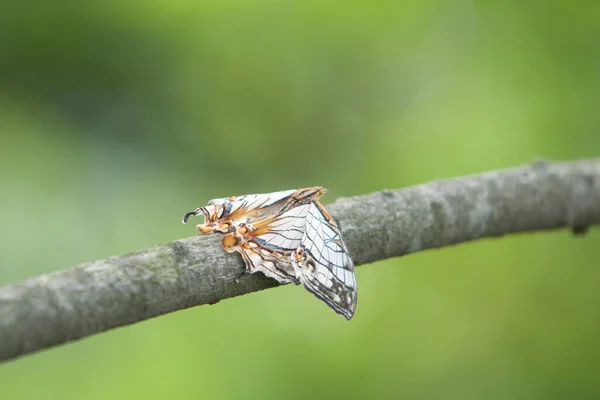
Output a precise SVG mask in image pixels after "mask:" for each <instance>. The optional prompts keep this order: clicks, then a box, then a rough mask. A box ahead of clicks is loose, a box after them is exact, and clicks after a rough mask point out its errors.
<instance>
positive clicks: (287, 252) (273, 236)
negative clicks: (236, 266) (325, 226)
mask: <svg viewBox="0 0 600 400" xmlns="http://www.w3.org/2000/svg"><path fill="white" fill-rule="evenodd" d="M309 209H310V204H303V205H300V206H297V207H294V208H292V209H290V210H288V211H286V212H284V213H282V214H280V215H277V216H271V217H267V218H263V219H260V220H257V221H255V222H254V223H253V224H252V230H251V231H250V233H248V235H247V237H246V238H245V240H244V241H243V242H244V243H243V244H242V245H241V246H239V248H237V249H235V250H237V251H239V252H240V253H241V254H242V257H243V259H244V261H245V262H246V267H247V268H248V270H249V271H250V272H256V271H261V272H263V273H264V274H265V275H266V276H269V277H271V278H274V279H276V280H278V281H279V282H281V283H296V284H298V283H299V281H298V279H297V277H296V272H295V269H294V267H293V265H292V263H291V254H292V252H294V251H295V250H296V249H297V248H298V247H299V246H300V245H301V244H302V239H303V237H304V229H305V226H306V217H307V215H308V211H309Z"/></svg>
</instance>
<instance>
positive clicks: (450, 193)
mask: <svg viewBox="0 0 600 400" xmlns="http://www.w3.org/2000/svg"><path fill="white" fill-rule="evenodd" d="M327 208H328V209H329V211H330V212H331V214H332V215H333V217H334V218H335V219H336V221H337V222H338V224H339V225H340V228H341V231H342V235H343V238H344V241H345V242H346V244H347V246H348V249H349V251H350V253H351V255H352V257H353V259H354V262H355V263H356V265H362V264H368V263H372V262H375V261H378V260H383V259H386V258H390V257H397V256H402V255H405V254H409V253H414V252H417V251H422V250H427V249H433V248H439V247H442V246H448V245H453V244H457V243H462V242H468V241H472V240H476V239H480V238H485V237H496V236H503V235H507V234H511V233H518V232H530V231H540V230H550V229H557V228H565V227H567V228H571V229H572V230H573V232H574V233H576V234H581V233H585V231H586V230H587V229H588V227H590V226H591V225H594V224H598V223H600V159H592V160H585V161H578V162H566V163H547V162H544V161H538V162H535V163H533V164H531V165H526V166H522V167H517V168H512V169H506V170H499V171H492V172H486V173H483V174H480V175H473V176H465V177H460V178H455V179H448V180H441V181H435V182H430V183H426V184H422V185H418V186H413V187H409V188H404V189H397V190H383V191H380V192H376V193H372V194H368V195H364V196H359V197H355V198H351V199H339V200H337V201H336V202H335V203H333V204H331V205H329V206H327ZM220 239H221V238H220V235H206V236H195V237H191V238H187V239H182V240H177V241H174V242H171V243H166V244H162V245H159V246H155V247H152V248H149V249H145V250H140V251H137V252H135V253H130V254H124V255H120V256H115V257H110V258H107V259H104V260H98V261H94V262H88V263H84V264H81V265H78V266H76V267H74V268H70V269H66V270H62V271H58V272H55V273H51V274H47V275H41V276H37V277H34V278H30V279H27V280H24V281H21V282H17V283H14V284H9V285H6V286H4V287H0V361H2V360H9V359H13V358H16V357H19V356H21V355H24V354H27V353H31V352H35V351H38V350H41V349H45V348H48V347H52V346H55V345H58V344H62V343H66V342H69V341H72V340H76V339H80V338H83V337H86V336H89V335H92V334H95V333H98V332H102V331H106V330H108V329H112V328H115V327H119V326H123V325H128V324H132V323H135V322H139V321H143V320H145V319H148V318H152V317H156V316H159V315H162V314H165V313H169V312H172V311H176V310H181V309H184V308H188V307H193V306H197V305H201V304H215V303H217V302H219V301H220V300H223V299H227V298H230V297H234V296H239V295H243V294H247V293H251V292H255V291H258V290H262V289H266V288H271V287H274V286H277V283H276V282H275V281H274V280H272V279H268V278H266V277H264V276H262V275H261V274H255V275H248V276H244V277H242V278H241V279H240V281H239V283H236V282H235V279H236V276H237V275H238V274H239V273H240V272H241V271H242V270H244V268H245V266H244V264H243V262H242V259H241V257H239V256H238V255H237V254H227V253H225V252H224V251H223V249H222V248H221V244H220ZM359 309H360V307H359Z"/></svg>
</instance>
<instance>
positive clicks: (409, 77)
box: [0, 0, 600, 400]
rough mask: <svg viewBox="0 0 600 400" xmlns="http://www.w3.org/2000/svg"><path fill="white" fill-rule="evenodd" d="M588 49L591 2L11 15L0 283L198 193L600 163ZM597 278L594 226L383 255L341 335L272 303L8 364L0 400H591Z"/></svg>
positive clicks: (162, 219)
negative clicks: (544, 162) (537, 163)
mask: <svg viewBox="0 0 600 400" xmlns="http://www.w3.org/2000/svg"><path fill="white" fill-rule="evenodd" d="M599 35H600V3H598V2H597V1H587V0H584V1H577V2H568V1H543V2H542V1H525V2H522V1H512V2H511V1H507V2H491V1H453V2H445V1H423V0H407V1H390V2H383V1H370V2H368V1H344V2H342V1H327V0H322V1H284V0H279V1H277V0H269V1H266V0H256V1H215V2H197V1H173V2H167V1H158V2H145V1H140V0H128V1H124V2H120V1H119V2H117V1H104V2H97V3H93V2H66V1H60V2H35V1H34V2H27V1H26V2H21V3H16V2H15V3H14V4H12V5H9V3H7V5H4V6H3V7H2V12H1V13H0V193H1V195H0V284H2V283H8V282H11V281H14V280H18V279H23V278H26V277H29V276H33V275H36V274H41V273H45V272H49V271H54V270H58V269H61V268H65V267H69V266H72V265H75V264H77V263H79V262H83V261H89V260H93V259H98V258H103V257H107V256H110V255H116V254H120V253H125V252H129V251H133V250H137V249H140V248H144V247H149V246H152V245H154V244H158V243H163V242H167V241H171V240H174V239H178V238H182V237H186V236H192V235H194V234H195V231H194V228H193V226H190V225H182V224H181V223H180V218H181V216H182V214H183V213H184V212H185V211H188V210H190V209H193V208H195V207H197V206H200V205H203V204H205V202H206V201H207V200H208V199H210V198H213V197H223V196H229V195H237V194H245V193H262V192H270V191H277V190H283V189H289V188H296V187H303V186H313V185H323V186H326V187H328V188H329V189H330V192H329V194H328V195H327V196H326V197H325V198H324V201H325V202H326V203H328V202H331V201H332V200H333V199H335V198H336V197H340V196H353V195H358V194H363V193H368V192H371V191H376V190H381V189H383V188H399V187H403V186H408V185H412V184H417V183H423V182H427V181H429V180H433V179H438V178H446V177H454V176H458V175H463V174H472V173H477V172H481V171H485V170H489V169H498V168H503V167H509V166H513V165H519V164H523V163H527V162H530V161H532V160H534V159H535V158H537V157H545V158H549V159H553V160H559V159H560V160H562V159H576V158H585V157H591V156H598V155H599V154H600V133H599V132H600V112H599V102H598V93H600V56H599V54H600V44H599V42H598V37H599ZM382 218H385V215H382ZM599 264H600V232H599V231H598V229H592V230H591V231H590V232H589V233H588V235H587V236H585V237H584V238H582V239H575V238H573V237H572V235H571V234H570V233H569V232H567V231H558V232H554V233H535V234H523V235H515V236H512V237H507V238H502V239H494V240H484V241H479V242H475V243H470V244H464V245H460V246H456V247H451V248H445V249H441V250H436V251H428V252H423V253H419V254H414V255H410V256H407V257H403V258H400V259H393V260H387V261H382V262H378V263H375V264H373V265H368V266H362V267H360V268H358V271H357V276H358V281H359V288H360V289H359V291H360V295H359V299H360V301H359V304H358V308H357V314H356V316H355V318H354V319H353V320H352V321H351V322H350V323H348V322H346V321H345V320H344V319H343V318H342V317H340V316H339V315H336V314H334V313H333V312H332V311H331V310H330V309H329V308H327V307H326V306H325V305H324V304H322V303H321V302H319V301H317V300H316V299H315V298H314V297H313V296H311V295H309V294H308V293H307V292H306V291H304V290H302V289H301V288H298V287H284V288H279V289H276V290H267V291H264V292H261V293H256V294H252V295H248V296H243V297H239V298H235V299H231V300H227V301H223V302H221V303H219V304H218V305H215V306H210V307H209V306H203V307H196V308H192V309H188V310H184V311H179V312H176V313H172V314H170V315H166V316H162V317H160V318H156V319H152V320H149V321H145V322H142V323H139V324H136V325H133V326H128V327H125V328H121V329H117V330H113V331H110V332H107V333H103V334H99V335H96V336H93V337H90V338H87V339H84V340H82V341H80V342H77V343H72V344H69V345H66V346H63V347H60V348H55V349H52V350H49V351H44V352H41V353H38V354H35V355H31V356H28V357H25V358H22V359H19V360H17V361H15V362H10V363H7V364H4V365H0V397H1V398H2V399H11V400H12V399H90V400H91V399H112V398H115V399H118V398H122V399H137V398H139V399H164V398H167V397H168V396H172V397H173V398H175V399H199V398H210V399H212V398H284V397H285V398H297V399H304V398H337V397H339V398H415V399H416V398H418V399H427V398H438V399H439V398H444V399H450V398H452V399H551V398H555V399H564V398H597V397H598V396H600V372H599V371H600V346H599V342H598V336H599V331H600V314H599V313H598V305H599V303H600V290H599V289H600V268H598V265H599Z"/></svg>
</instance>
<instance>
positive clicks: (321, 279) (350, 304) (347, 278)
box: [292, 201, 357, 320]
mask: <svg viewBox="0 0 600 400" xmlns="http://www.w3.org/2000/svg"><path fill="white" fill-rule="evenodd" d="M292 264H293V266H294V267H295V268H296V269H297V271H296V276H297V277H298V279H299V280H300V282H301V283H302V284H303V285H304V287H305V288H306V289H307V290H308V291H309V292H311V293H313V294H314V295H315V296H317V297H318V298H319V299H321V300H323V301H324V302H325V303H327V305H328V306H329V307H331V308H332V309H333V310H334V311H335V312H337V313H338V314H342V315H343V316H344V317H346V319H348V320H349V319H351V318H352V316H353V315H354V311H355V309H356V299H357V287H356V276H355V273H354V263H353V262H352V259H351V258H350V255H349V254H348V249H347V248H346V245H345V244H344V242H343V241H342V237H341V234H340V231H339V229H338V227H337V225H336V224H335V221H334V220H333V218H331V215H329V213H328V212H327V211H326V210H325V208H324V207H323V206H322V205H321V204H320V203H319V202H318V201H315V202H313V203H311V204H310V206H309V209H308V213H307V215H306V227H305V233H304V236H303V238H302V242H301V245H300V247H299V248H298V249H297V250H296V252H295V253H294V255H293V262H292Z"/></svg>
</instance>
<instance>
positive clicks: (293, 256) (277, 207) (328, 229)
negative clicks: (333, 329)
mask: <svg viewBox="0 0 600 400" xmlns="http://www.w3.org/2000/svg"><path fill="white" fill-rule="evenodd" d="M326 192H327V189H325V188H323V187H320V186H316V187H312V188H304V189H297V190H286V191H281V192H275V193H270V194H252V195H246V196H233V197H229V198H221V199H213V200H210V201H209V202H208V205H207V206H205V207H200V208H197V209H195V210H194V211H191V212H188V213H186V214H185V215H184V217H183V223H186V222H187V220H188V218H189V217H190V216H192V215H203V216H204V223H203V224H199V225H197V227H196V228H197V229H198V231H200V232H202V233H215V232H219V233H223V234H224V236H223V240H222V244H223V248H224V249H225V250H226V251H227V252H238V253H240V254H241V256H242V258H243V260H244V262H245V264H246V270H245V271H244V272H243V273H255V272H262V273H263V274H265V275H266V276H268V277H270V278H274V279H276V280H277V281H278V282H280V283H283V284H286V283H294V284H296V285H298V284H302V285H303V286H304V287H305V288H306V289H307V290H308V291H309V292H311V293H313V294H314V295H315V296H316V297H318V298H319V299H321V300H323V301H324V302H325V303H326V304H327V305H328V306H330V307H331V308H332V309H333V310H334V311H336V312H337V313H339V314H342V315H343V316H344V317H345V318H346V319H348V320H349V319H351V318H352V316H353V315H354V311H355V309H356V298H357V295H356V294H357V289H356V277H355V273H354V264H353V262H352V259H351V258H350V255H349V254H348V249H347V248H346V246H345V244H344V242H343V241H342V238H341V234H340V231H339V229H338V227H337V225H336V223H335V221H334V220H333V218H332V217H331V215H330V214H329V213H328V212H327V210H325V208H324V207H323V205H321V203H320V202H319V198H320V197H321V196H322V195H323V194H325V193H326Z"/></svg>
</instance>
